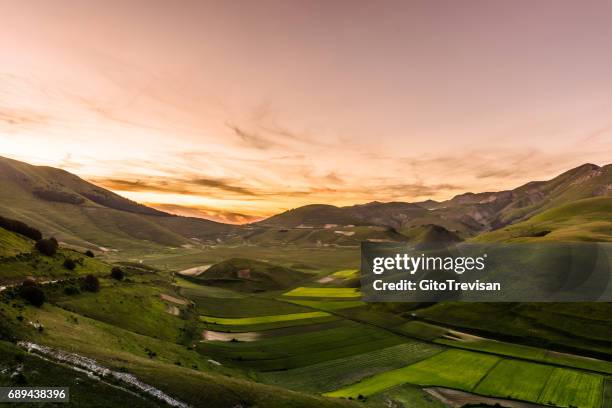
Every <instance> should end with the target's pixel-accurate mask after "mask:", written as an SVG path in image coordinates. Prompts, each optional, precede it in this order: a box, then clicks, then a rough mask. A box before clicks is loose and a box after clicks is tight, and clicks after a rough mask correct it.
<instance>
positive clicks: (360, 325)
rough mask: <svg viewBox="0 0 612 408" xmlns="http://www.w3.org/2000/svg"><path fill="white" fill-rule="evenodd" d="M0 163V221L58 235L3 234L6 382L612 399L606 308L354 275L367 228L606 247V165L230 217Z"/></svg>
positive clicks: (564, 403) (301, 396)
mask: <svg viewBox="0 0 612 408" xmlns="http://www.w3.org/2000/svg"><path fill="white" fill-rule="evenodd" d="M0 164H1V166H0V183H1V187H2V189H1V190H0V215H2V216H4V217H7V218H10V219H14V220H19V221H21V222H23V223H25V224H27V225H28V226H30V227H31V228H34V229H36V230H40V232H41V235H42V236H43V237H45V239H47V238H48V237H55V238H57V241H59V247H58V248H57V250H56V251H55V252H53V253H50V254H45V253H43V252H41V251H40V249H37V248H38V245H37V244H36V241H35V240H34V239H31V238H29V237H27V236H25V235H23V234H22V233H20V232H18V231H17V228H13V227H10V228H13V229H14V231H13V230H10V229H6V228H0V286H3V287H5V288H4V290H2V291H0V317H1V320H0V349H1V350H2V352H1V353H0V385H3V386H4V385H11V384H22V385H25V384H27V385H28V386H34V385H57V386H60V385H69V386H70V387H71V395H73V396H74V398H75V400H74V401H73V402H74V403H75V404H77V403H78V404H82V405H81V406H83V405H87V406H108V405H105V401H106V402H108V401H116V400H118V399H121V400H122V401H124V402H125V403H129V404H133V406H135V407H141V406H142V407H149V406H166V405H174V406H193V407H200V406H202V407H204V406H206V407H313V406H319V407H358V406H366V407H397V408H400V407H406V408H411V407H419V408H420V407H424V408H442V407H445V406H453V405H449V404H450V403H451V402H449V401H451V400H457V401H460V400H461V401H470V403H472V404H476V406H482V407H484V406H494V404H499V406H506V407H534V406H548V407H565V408H572V407H580V408H607V407H610V406H612V337H611V336H610V328H611V327H612V307H611V305H610V304H609V303H565V304H552V303H541V304H540V303H459V302H442V303H423V304H415V303H365V302H363V301H361V292H360V289H359V287H360V281H359V270H358V269H359V266H360V265H359V261H360V252H359V243H360V242H362V241H371V242H405V243H408V244H409V245H414V247H415V248H419V247H420V245H425V244H430V243H434V242H435V243H440V242H443V243H445V244H447V245H452V244H454V243H456V242H463V241H467V242H505V243H508V242H510V243H512V242H521V243H525V242H540V241H541V242H565V241H570V242H571V241H582V242H584V241H588V242H602V243H604V242H611V241H612V229H611V226H612V198H611V197H610V196H609V191H610V189H609V186H610V185H612V171H611V167H610V165H608V166H604V167H596V168H595V167H593V166H592V165H585V166H581V167H579V168H576V169H573V170H570V171H568V172H567V173H564V174H563V175H560V176H559V177H557V178H555V179H554V180H551V181H548V182H535V183H529V184H528V185H526V186H523V187H519V188H518V189H516V190H512V191H508V192H499V193H482V194H467V195H462V196H458V197H455V198H453V199H452V200H449V201H447V202H443V203H431V202H430V203H428V206H429V208H425V207H423V206H421V205H419V204H411V203H376V202H374V203H369V204H364V205H358V206H350V207H334V206H307V207H302V208H300V209H296V210H292V211H289V212H287V213H283V214H279V215H278V216H275V217H272V218H270V219H268V220H264V221H261V222H258V223H253V224H249V225H244V226H233V225H225V224H219V223H214V222H212V221H206V220H201V219H191V218H187V217H179V216H174V215H171V214H167V213H161V212H159V211H158V210H154V209H149V208H148V207H145V206H141V205H139V204H136V203H133V202H129V201H127V200H124V199H123V198H121V197H120V196H116V195H114V194H113V193H111V192H107V191H106V190H103V189H101V188H99V187H96V186H93V185H92V184H90V183H87V182H85V181H84V180H81V179H78V177H76V176H74V175H70V174H69V173H65V172H62V171H60V170H56V169H50V168H40V167H35V166H30V165H27V164H25V163H20V162H14V161H11V160H8V159H2V160H0ZM585 180H586V181H585ZM11 225H12V224H11ZM544 232H545V233H544ZM91 282H96V284H93V285H92V284H91ZM28 287H34V288H37V290H39V291H40V292H42V293H43V294H44V299H43V300H42V303H41V304H35V302H36V299H35V298H33V297H29V296H30V295H28V293H30V292H36V290H33V289H26V288H28ZM36 293H38V292H36ZM28 345H29V346H28ZM62 353H65V354H62ZM66 356H72V357H66ZM75 356H76V357H75ZM88 359H91V361H93V362H95V367H97V368H96V369H95V371H96V372H94V373H91V372H90V373H89V374H88V373H87V372H83V371H82V370H83V369H84V368H83V364H82V362H83V361H90V360H88ZM79 361H80V362H79ZM92 364H93V363H92ZM104 369H106V370H108V371H104ZM90 374H93V375H90ZM126 376H127V377H126ZM126 378H129V379H130V380H129V381H126ZM147 386H149V387H152V388H153V389H155V390H157V391H159V392H157V391H156V392H145V391H143V390H146V389H147ZM101 396H103V397H104V398H108V399H107V400H104V399H103V400H100V397H101ZM172 401H175V402H176V404H175V403H174V402H172ZM181 404H183V405H181ZM487 404H488V405H487ZM459 406H460V405H459Z"/></svg>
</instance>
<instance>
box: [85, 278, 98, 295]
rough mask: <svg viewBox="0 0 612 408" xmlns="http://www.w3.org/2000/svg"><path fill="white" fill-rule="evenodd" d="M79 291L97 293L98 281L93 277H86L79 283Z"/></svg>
mask: <svg viewBox="0 0 612 408" xmlns="http://www.w3.org/2000/svg"><path fill="white" fill-rule="evenodd" d="M81 289H82V290H84V291H87V292H99V291H100V281H99V280H98V278H96V277H95V276H94V275H87V276H85V277H84V278H83V280H82V282H81Z"/></svg>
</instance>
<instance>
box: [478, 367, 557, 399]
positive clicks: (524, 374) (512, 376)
mask: <svg viewBox="0 0 612 408" xmlns="http://www.w3.org/2000/svg"><path fill="white" fill-rule="evenodd" d="M553 370H554V367H552V366H547V365H543V364H533V363H528V362H524V361H516V360H502V361H500V362H499V364H497V365H496V366H495V367H494V368H493V370H491V371H490V372H489V373H488V374H487V376H486V377H485V378H484V379H483V380H482V381H481V382H480V383H479V384H478V386H477V387H476V389H475V390H474V392H476V393H477V394H481V395H489V396H496V397H503V398H510V399H518V400H523V401H533V402H535V401H538V398H539V396H540V393H541V392H542V390H543V389H544V387H545V386H546V382H547V381H548V378H549V377H550V375H551V373H552V372H553Z"/></svg>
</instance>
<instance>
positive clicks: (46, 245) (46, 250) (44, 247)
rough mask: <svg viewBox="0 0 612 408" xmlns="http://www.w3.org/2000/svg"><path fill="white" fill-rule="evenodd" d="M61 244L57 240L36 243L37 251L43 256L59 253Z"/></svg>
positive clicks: (44, 240) (40, 240)
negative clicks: (58, 249)
mask: <svg viewBox="0 0 612 408" xmlns="http://www.w3.org/2000/svg"><path fill="white" fill-rule="evenodd" d="M58 247H59V244H58V243H57V240H56V239H55V238H47V239H39V240H38V241H36V247H35V248H36V249H37V250H38V251H39V252H40V253H41V254H43V255H47V256H53V255H55V253H56V252H57V248H58Z"/></svg>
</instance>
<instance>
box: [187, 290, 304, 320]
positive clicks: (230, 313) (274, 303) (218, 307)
mask: <svg viewBox="0 0 612 408" xmlns="http://www.w3.org/2000/svg"><path fill="white" fill-rule="evenodd" d="M180 292H181V294H182V295H184V296H185V297H187V298H188V299H190V300H193V301H194V302H195V304H196V311H197V312H198V313H199V314H202V315H204V316H215V317H227V318H239V317H256V316H271V315H289V314H296V313H304V312H311V311H312V310H311V309H309V308H307V307H303V306H300V305H297V304H292V303H288V302H282V301H279V300H275V299H270V298H265V297H261V296H248V297H243V298H211V297H203V296H199V295H194V292H193V291H191V290H181V291H180Z"/></svg>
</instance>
